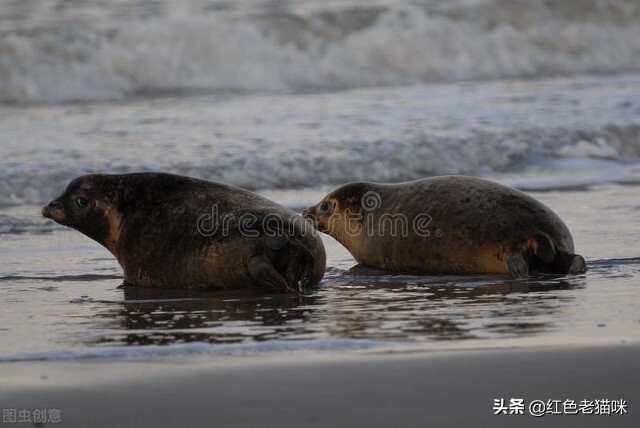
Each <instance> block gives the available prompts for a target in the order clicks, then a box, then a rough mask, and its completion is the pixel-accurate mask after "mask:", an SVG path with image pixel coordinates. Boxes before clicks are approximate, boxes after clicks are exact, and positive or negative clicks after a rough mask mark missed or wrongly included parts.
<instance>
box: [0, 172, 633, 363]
mask: <svg viewBox="0 0 640 428" xmlns="http://www.w3.org/2000/svg"><path fill="white" fill-rule="evenodd" d="M319 194H320V192H318V191H306V192H305V194H304V195H300V198H301V199H304V198H314V197H316V196H319ZM532 194H533V195H534V196H535V197H537V198H539V199H540V200H542V201H543V202H544V203H546V204H548V205H549V206H550V207H552V208H553V209H554V210H556V211H557V212H558V213H559V214H560V215H561V216H562V217H563V218H564V219H565V220H566V222H567V224H568V226H569V227H570V228H571V230H572V231H573V234H574V236H575V237H576V248H577V251H578V252H579V253H581V254H583V255H584V256H585V257H586V258H587V260H588V264H589V272H588V273H587V274H585V275H578V276H569V277H567V276H549V277H539V278H532V279H528V280H512V279H509V278H507V277H504V276H499V275H479V276H410V275H397V274H385V273H382V272H377V271H374V270H368V269H350V268H351V267H352V266H353V265H354V262H353V259H352V258H351V257H350V255H349V254H348V252H347V251H346V250H345V249H344V248H343V247H342V246H340V245H339V244H338V243H336V242H335V241H333V240H332V239H331V238H326V239H325V243H326V245H327V250H328V268H327V274H326V277H325V279H324V280H323V281H322V283H321V284H320V286H319V287H317V288H313V289H310V290H307V291H305V292H304V293H303V294H286V295H283V294H280V293H272V292H267V291H263V290H233V291H223V292H220V291H216V292H205V291H183V290H151V289H140V288H126V289H121V288H118V286H119V285H120V284H121V282H122V280H121V271H120V268H119V267H118V265H117V263H116V262H115V260H114V259H113V257H111V255H110V254H109V253H108V252H107V251H106V250H105V249H103V248H102V247H101V246H99V245H98V244H96V243H94V242H93V241H91V240H89V239H88V238H86V237H84V236H82V235H80V234H79V233H77V232H74V231H69V230H65V229H62V228H58V227H54V228H52V230H48V231H38V232H36V233H33V232H23V233H13V234H9V235H4V236H3V237H2V241H1V243H2V245H1V246H0V254H1V256H2V258H1V260H2V263H3V277H2V278H0V284H1V287H0V294H1V298H0V301H1V302H2V306H3V319H4V321H3V326H2V329H1V330H0V338H1V339H2V344H3V345H2V348H3V349H2V355H1V356H0V359H2V360H15V359H18V360H21V359H52V358H53V359H55V358H89V357H101V358H115V357H123V356H132V355H175V354H185V353H187V354H189V353H210V354H216V353H225V354H228V353H231V354H234V353H255V352H267V351H270V352H272V351H290V350H296V349H297V350H301V349H309V350H323V349H329V350H334V351H335V350H341V349H342V350H353V349H362V348H365V349H366V348H370V347H374V348H379V347H382V348H383V349H387V348H389V347H391V348H393V349H407V348H411V349H422V350H433V349H451V348H457V347H474V348H485V347H486V348H494V347H502V346H516V345H517V346H545V345H551V344H584V343H619V342H624V341H637V340H639V339H640V307H639V306H640V303H639V302H640V287H638V278H639V277H640V252H639V251H638V249H639V248H640V231H639V230H638V228H637V227H635V225H637V224H638V222H639V221H640V197H639V196H640V189H639V188H638V186H635V185H615V184H609V185H600V186H597V187H594V188H591V189H588V190H571V191H549V192H537V193H536V192H534V193H532ZM289 197H292V195H289ZM34 210H35V208H34ZM34 210H29V211H30V212H31V215H35V214H33V211H34ZM142 345H145V346H142ZM155 345H163V346H161V347H156V346H155ZM229 345H234V346H229ZM236 345H240V346H236Z"/></svg>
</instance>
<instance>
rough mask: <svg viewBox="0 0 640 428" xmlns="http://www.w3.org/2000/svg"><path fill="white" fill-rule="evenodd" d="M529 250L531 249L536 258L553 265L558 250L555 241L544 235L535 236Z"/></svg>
mask: <svg viewBox="0 0 640 428" xmlns="http://www.w3.org/2000/svg"><path fill="white" fill-rule="evenodd" d="M532 241H533V242H532ZM529 248H531V250H532V251H533V254H535V255H536V257H538V258H539V259H540V260H542V261H543V262H545V263H551V262H552V261H553V260H554V259H555V258H556V249H555V247H554V245H553V241H551V238H549V237H548V236H547V235H546V234H544V233H536V234H535V235H533V237H532V238H531V239H530V241H529Z"/></svg>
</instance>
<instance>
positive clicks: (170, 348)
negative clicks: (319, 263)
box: [0, 339, 390, 362]
mask: <svg viewBox="0 0 640 428" xmlns="http://www.w3.org/2000/svg"><path fill="white" fill-rule="evenodd" d="M380 346H390V344H389V343H382V342H374V341H369V340H356V339H318V340H298V341H285V340H271V341H266V342H256V343H248V344H214V343H204V342H193V343H180V344H172V345H146V346H105V347H95V348H85V349H82V348H75V349H61V350H49V351H33V352H21V353H16V354H4V355H0V362H10V361H12V362H15V361H63V360H114V359H129V358H157V357H179V356H190V355H212V356H215V355H257V354H265V353H282V352H304V351H314V352H340V351H342V352H344V351H358V350H367V349H372V348H375V347H380Z"/></svg>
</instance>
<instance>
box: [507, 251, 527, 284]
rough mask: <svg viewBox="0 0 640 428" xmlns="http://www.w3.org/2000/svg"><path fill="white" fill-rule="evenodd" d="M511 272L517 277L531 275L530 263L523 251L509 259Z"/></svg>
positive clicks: (508, 263)
mask: <svg viewBox="0 0 640 428" xmlns="http://www.w3.org/2000/svg"><path fill="white" fill-rule="evenodd" d="M507 265H508V266H509V273H511V276H513V277H514V278H516V279H522V278H526V277H527V276H529V263H527V261H526V260H525V258H524V256H523V255H522V254H521V253H516V254H514V255H513V256H511V257H509V260H508V261H507Z"/></svg>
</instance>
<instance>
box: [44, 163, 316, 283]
mask: <svg viewBox="0 0 640 428" xmlns="http://www.w3.org/2000/svg"><path fill="white" fill-rule="evenodd" d="M42 214H43V215H44V216H45V217H47V218H50V219H53V220H54V221H56V222H57V223H60V224H62V225H65V226H69V227H71V228H73V229H76V230H78V231H80V232H82V233H83V234H85V235H87V236H88V237H90V238H92V239H94V240H95V241H97V242H99V243H100V244H102V245H103V246H105V247H106V248H107V249H108V250H109V251H110V252H111V253H112V254H113V255H114V256H115V257H116V259H117V260H118V262H119V263H120V265H121V266H122V269H123V271H124V280H125V285H136V286H148V287H167V288H170V287H172V288H231V287H245V286H268V287H271V288H276V289H279V290H282V291H291V290H293V289H298V290H301V289H302V288H304V287H305V286H308V285H313V284H316V283H318V282H319V281H320V280H321V279H322V277H323V275H324V269H325V263H326V256H325V250H324V246H323V244H322V240H321V239H320V237H319V236H318V233H317V232H316V231H315V230H314V229H313V227H312V226H311V225H310V224H309V223H308V222H307V221H306V220H304V219H303V218H302V217H301V216H300V215H298V214H296V213H294V212H293V211H291V210H289V209H286V208H284V207H282V206H280V205H278V204H276V203H275V202H272V201H270V200H268V199H265V198H263V197H261V196H259V195H257V194H255V193H253V192H250V191H248V190H244V189H241V188H238V187H234V186H230V185H225V184H220V183H215V182H210V181H205V180H199V179H194V178H189V177H183V176H178V175H173V174H164V173H134V174H121V175H107V174H90V175H85V176H82V177H78V178H76V179H75V180H73V181H72V182H71V183H70V184H69V185H68V187H67V188H66V190H65V191H64V193H63V194H62V195H61V196H60V197H58V198H56V199H54V200H53V201H52V202H51V203H49V204H48V205H47V206H46V207H44V208H43V209H42Z"/></svg>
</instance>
